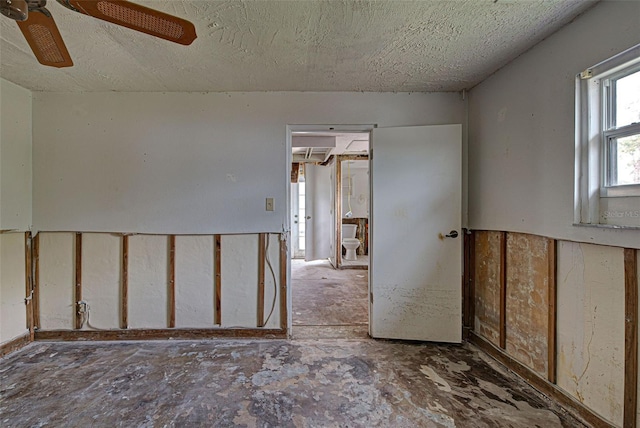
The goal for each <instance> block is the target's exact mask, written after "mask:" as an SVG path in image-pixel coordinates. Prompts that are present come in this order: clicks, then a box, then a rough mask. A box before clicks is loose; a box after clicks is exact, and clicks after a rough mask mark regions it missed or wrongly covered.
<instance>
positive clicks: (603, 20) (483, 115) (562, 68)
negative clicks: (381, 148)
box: [468, 1, 640, 248]
mask: <svg viewBox="0 0 640 428" xmlns="http://www.w3.org/2000/svg"><path fill="white" fill-rule="evenodd" d="M612 28H615V31H611V29H612ZM638 28H640V2H637V1H603V2H599V3H598V4H597V5H595V6H594V7H593V8H591V9H589V10H588V11H586V12H585V13H584V14H582V15H581V16H579V17H578V18H576V19H575V20H574V21H573V22H571V23H570V24H569V25H567V26H565V27H564V28H562V29H561V30H560V31H558V32H556V33H555V34H553V35H552V36H550V37H548V38H546V39H545V40H544V41H542V42H541V43H540V44H538V45H537V46H535V47H534V48H533V49H531V50H529V51H528V52H526V53H525V54H523V55H521V56H520V57H518V58H517V59H516V60H514V61H513V62H511V63H510V64H509V65H507V66H505V67H503V68H502V69H501V70H499V71H498V72H496V73H495V74H494V75H493V76H492V77H490V78H488V79H487V80H485V81H484V82H483V83H481V84H479V85H478V86H476V87H474V88H473V89H472V90H471V91H470V94H469V96H470V98H469V116H470V117H469V120H470V122H469V139H470V140H469V158H468V159H469V222H470V223H469V226H470V227H471V228H472V229H487V230H508V231H517V232H527V233H533V234H537V235H543V236H550V237H553V238H558V239H566V240H571V241H581V242H591V243H600V244H608V245H614V246H621V247H627V248H640V230H625V231H621V230H603V229H596V228H592V227H576V226H572V223H573V221H574V164H575V127H574V118H575V111H574V108H575V98H574V97H575V76H576V74H578V73H579V72H581V71H582V70H584V69H585V68H587V67H590V66H592V65H594V64H597V63H598V62H600V61H603V60H605V59H607V58H609V57H611V56H612V55H615V54H617V53H619V52H621V51H623V50H625V49H627V48H629V47H631V46H633V45H635V44H637V43H639V42H640V39H639V37H638Z"/></svg>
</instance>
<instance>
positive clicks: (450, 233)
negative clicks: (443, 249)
mask: <svg viewBox="0 0 640 428" xmlns="http://www.w3.org/2000/svg"><path fill="white" fill-rule="evenodd" d="M444 236H446V237H447V238H457V237H458V231H457V230H452V231H451V232H449V234H448V235H444Z"/></svg>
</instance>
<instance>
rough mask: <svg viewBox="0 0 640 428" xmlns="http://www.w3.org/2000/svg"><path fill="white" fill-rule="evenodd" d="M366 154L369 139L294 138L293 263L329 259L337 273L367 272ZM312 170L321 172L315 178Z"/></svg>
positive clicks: (343, 136)
mask: <svg viewBox="0 0 640 428" xmlns="http://www.w3.org/2000/svg"><path fill="white" fill-rule="evenodd" d="M368 153H369V134H368V133H336V134H329V133H299V134H296V133H294V134H293V138H292V179H291V183H292V186H291V190H292V191H291V201H292V203H291V224H292V240H293V243H294V245H293V247H294V248H293V250H294V251H292V257H293V258H294V259H304V260H306V261H313V260H324V259H327V260H329V262H330V263H331V264H332V265H333V267H334V268H337V269H367V268H368V265H369V233H368V232H369V207H370V191H369V156H368ZM311 168H314V171H317V170H319V169H320V170H321V171H320V173H315V174H313V176H312V175H311V171H310V169H311ZM307 171H308V173H307ZM311 179H313V181H314V182H313V183H311V182H310V180H311ZM311 206H313V209H311V208H310V207H311ZM311 211H312V212H311ZM334 213H340V216H335V215H334ZM312 214H313V215H312ZM314 231H315V233H314ZM318 231H320V233H318Z"/></svg>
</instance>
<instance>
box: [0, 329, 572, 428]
mask: <svg viewBox="0 0 640 428" xmlns="http://www.w3.org/2000/svg"><path fill="white" fill-rule="evenodd" d="M483 355H484V354H481V353H479V351H477V350H476V349H475V348H473V347H471V346H470V345H463V346H459V345H456V346H454V345H434V344H416V343H401V342H393V341H375V340H371V339H364V340H291V341H287V340H236V341H231V340H211V341H199V342H190V341H162V342H160V341H158V342H151V341H149V342H84V343H82V342H75V343H63V342H58V343H53V342H52V343H45V342H35V343H33V344H31V345H29V346H27V347H26V348H24V349H22V350H20V351H18V352H16V353H13V354H11V355H9V356H7V357H5V358H4V359H2V360H0V425H1V426H3V427H6V428H9V427H36V426H38V427H40V426H56V427H58V426H64V427H80V426H92V427H199V426H206V427H228V426H240V427H374V426H380V427H527V428H530V427H544V428H549V427H577V426H582V425H580V423H579V422H578V421H576V420H575V419H572V418H571V417H570V416H568V415H567V414H565V413H564V412H563V411H562V410H561V409H560V408H558V407H556V406H555V405H554V404H553V403H551V402H549V401H548V400H547V399H545V398H544V397H542V396H540V395H539V394H537V393H536V392H535V391H534V390H532V389H531V388H530V387H528V386H526V385H525V384H524V383H523V382H521V381H520V380H518V379H517V378H515V377H514V376H513V375H512V374H510V373H508V372H505V371H503V370H501V369H500V367H499V366H496V365H495V363H492V362H491V361H489V360H488V358H486V357H484V356H483Z"/></svg>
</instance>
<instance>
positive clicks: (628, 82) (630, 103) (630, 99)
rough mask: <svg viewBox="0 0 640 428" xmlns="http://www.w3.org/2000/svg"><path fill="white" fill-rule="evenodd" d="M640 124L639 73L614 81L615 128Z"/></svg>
mask: <svg viewBox="0 0 640 428" xmlns="http://www.w3.org/2000/svg"><path fill="white" fill-rule="evenodd" d="M635 122H640V71H636V72H635V73H633V74H630V75H628V76H625V77H623V78H621V79H618V80H616V122H615V123H616V126H617V127H621V126H626V125H630V124H632V123H635Z"/></svg>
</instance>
